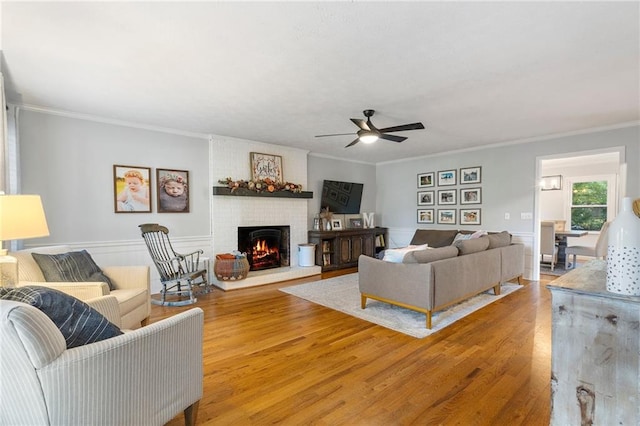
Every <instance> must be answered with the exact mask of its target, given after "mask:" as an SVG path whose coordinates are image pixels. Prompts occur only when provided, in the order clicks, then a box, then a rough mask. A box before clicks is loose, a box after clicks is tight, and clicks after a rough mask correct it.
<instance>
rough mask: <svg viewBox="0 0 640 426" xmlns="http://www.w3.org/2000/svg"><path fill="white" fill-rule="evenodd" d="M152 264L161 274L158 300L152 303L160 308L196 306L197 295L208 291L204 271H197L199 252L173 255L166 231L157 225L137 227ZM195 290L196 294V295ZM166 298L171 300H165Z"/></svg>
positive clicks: (198, 269)
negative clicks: (194, 304)
mask: <svg viewBox="0 0 640 426" xmlns="http://www.w3.org/2000/svg"><path fill="white" fill-rule="evenodd" d="M139 228H140V229H141V230H142V238H143V239H144V242H145V243H146V244H147V248H148V249H149V254H150V255H151V259H152V260H153V263H154V264H155V265H156V268H158V272H159V273H160V282H161V283H162V289H161V290H160V300H158V299H155V298H153V297H152V298H151V303H153V304H154V305H162V306H184V305H190V304H192V303H196V302H197V301H198V299H196V294H205V293H209V292H210V291H211V287H210V286H209V283H208V281H207V269H206V268H203V269H200V255H201V254H202V253H204V252H203V251H202V250H197V251H194V252H193V253H188V254H182V253H176V251H175V250H174V249H173V247H172V246H171V241H170V240H169V230H168V229H167V228H166V227H164V226H162V225H158V224H157V223H145V224H142V225H139ZM196 289H197V290H198V291H196ZM167 296H170V298H169V299H167Z"/></svg>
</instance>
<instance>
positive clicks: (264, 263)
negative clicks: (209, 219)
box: [238, 226, 289, 271]
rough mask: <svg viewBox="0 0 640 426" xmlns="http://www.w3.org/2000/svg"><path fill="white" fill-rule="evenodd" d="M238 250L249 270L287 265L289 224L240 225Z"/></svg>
mask: <svg viewBox="0 0 640 426" xmlns="http://www.w3.org/2000/svg"><path fill="white" fill-rule="evenodd" d="M238 250H240V251H241V252H243V253H246V254H247V260H248V261H249V266H250V270H251V271H259V270H262V269H270V268H280V267H282V266H289V226H240V227H238Z"/></svg>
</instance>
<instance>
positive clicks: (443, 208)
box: [417, 166, 482, 225]
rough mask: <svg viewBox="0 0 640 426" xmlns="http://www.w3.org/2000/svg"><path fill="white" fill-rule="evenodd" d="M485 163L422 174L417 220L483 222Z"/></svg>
mask: <svg viewBox="0 0 640 426" xmlns="http://www.w3.org/2000/svg"><path fill="white" fill-rule="evenodd" d="M481 184H482V167H480V166H473V167H461V168H459V169H445V170H440V171H437V172H426V173H419V174H418V193H417V204H418V210H417V222H418V223H422V224H436V223H437V224H439V225H480V224H481V223H482V221H481V214H482V209H481V205H482V185H481Z"/></svg>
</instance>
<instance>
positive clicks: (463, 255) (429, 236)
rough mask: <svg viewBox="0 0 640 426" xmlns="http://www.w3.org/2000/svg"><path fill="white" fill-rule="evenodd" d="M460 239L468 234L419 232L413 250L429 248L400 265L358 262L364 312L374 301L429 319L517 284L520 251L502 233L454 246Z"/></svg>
mask: <svg viewBox="0 0 640 426" xmlns="http://www.w3.org/2000/svg"><path fill="white" fill-rule="evenodd" d="M458 233H462V234H465V233H466V234H469V233H472V232H469V231H458V230H431V229H419V230H417V231H416V233H415V234H414V236H413V239H412V240H411V245H421V244H428V245H429V247H430V248H428V249H422V250H416V251H410V252H407V253H406V254H405V255H404V257H403V259H402V262H401V263H391V262H386V261H384V260H379V259H374V258H371V257H368V256H360V258H359V259H358V275H359V287H360V294H361V303H362V308H363V309H365V307H366V303H367V299H375V300H379V301H382V302H386V303H391V304H394V305H398V306H402V307H404V308H408V309H412V310H415V311H418V312H423V313H425V314H426V325H427V328H431V315H432V312H434V311H439V310H442V309H444V308H446V307H447V306H450V305H452V304H455V303H458V302H461V301H463V300H465V299H468V298H470V297H472V296H475V295H476V294H478V293H482V292H484V291H487V290H489V289H491V288H493V290H494V292H495V294H496V295H497V294H500V286H501V284H502V283H505V282H507V281H510V280H513V279H517V280H518V283H520V284H522V282H521V279H522V275H523V273H524V245H522V244H512V243H511V235H510V234H509V233H508V232H506V231H503V232H500V233H489V235H485V236H482V237H479V238H473V239H464V240H458V241H455V242H454V239H455V238H456V235H457V234H458Z"/></svg>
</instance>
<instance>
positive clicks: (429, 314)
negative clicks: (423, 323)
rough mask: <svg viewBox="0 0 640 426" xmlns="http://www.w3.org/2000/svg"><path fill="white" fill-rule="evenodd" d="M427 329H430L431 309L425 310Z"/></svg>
mask: <svg viewBox="0 0 640 426" xmlns="http://www.w3.org/2000/svg"><path fill="white" fill-rule="evenodd" d="M427 329H428V330H431V311H427Z"/></svg>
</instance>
